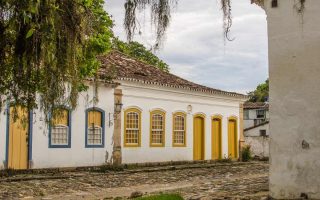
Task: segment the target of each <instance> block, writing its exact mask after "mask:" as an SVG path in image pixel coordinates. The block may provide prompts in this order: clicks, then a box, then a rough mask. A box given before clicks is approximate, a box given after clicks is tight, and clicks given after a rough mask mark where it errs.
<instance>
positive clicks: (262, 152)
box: [244, 123, 270, 157]
mask: <svg viewBox="0 0 320 200" xmlns="http://www.w3.org/2000/svg"><path fill="white" fill-rule="evenodd" d="M260 130H266V134H267V136H269V134H270V133H269V123H267V124H264V125H261V126H258V127H256V128H253V129H250V130H246V131H244V140H245V143H246V144H247V145H250V146H251V151H252V154H253V155H254V156H259V157H269V141H270V139H269V137H263V136H260Z"/></svg>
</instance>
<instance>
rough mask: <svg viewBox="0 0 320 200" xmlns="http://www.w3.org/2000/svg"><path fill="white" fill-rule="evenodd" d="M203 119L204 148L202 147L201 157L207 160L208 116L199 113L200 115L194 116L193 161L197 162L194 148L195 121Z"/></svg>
mask: <svg viewBox="0 0 320 200" xmlns="http://www.w3.org/2000/svg"><path fill="white" fill-rule="evenodd" d="M198 117H200V118H202V119H203V139H202V140H203V141H202V142H203V147H202V151H203V152H202V154H203V155H201V156H202V157H203V160H205V158H206V115H205V114H203V113H198V114H195V115H193V160H195V148H194V146H195V145H194V142H195V132H196V131H195V119H196V118H198Z"/></svg>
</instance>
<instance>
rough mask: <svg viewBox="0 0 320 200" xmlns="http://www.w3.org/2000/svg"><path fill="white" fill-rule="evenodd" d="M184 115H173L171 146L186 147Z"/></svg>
mask: <svg viewBox="0 0 320 200" xmlns="http://www.w3.org/2000/svg"><path fill="white" fill-rule="evenodd" d="M186 117H187V116H186V114H185V113H182V112H177V113H174V114H173V138H172V139H173V146H174V147H185V146H186Z"/></svg>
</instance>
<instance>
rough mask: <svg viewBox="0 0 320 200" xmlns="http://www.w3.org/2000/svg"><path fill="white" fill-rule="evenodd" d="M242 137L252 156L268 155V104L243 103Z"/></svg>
mask: <svg viewBox="0 0 320 200" xmlns="http://www.w3.org/2000/svg"><path fill="white" fill-rule="evenodd" d="M243 113H244V116H243V118H244V139H245V143H246V144H247V145H250V146H251V150H252V153H253V155H254V156H258V157H269V104H268V103H262V102H257V103H252V102H246V103H245V104H244V110H243Z"/></svg>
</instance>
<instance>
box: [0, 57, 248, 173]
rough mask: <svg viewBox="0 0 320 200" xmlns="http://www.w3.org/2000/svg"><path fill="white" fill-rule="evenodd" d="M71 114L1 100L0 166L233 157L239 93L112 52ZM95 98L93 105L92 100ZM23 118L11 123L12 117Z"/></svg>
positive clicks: (241, 98)
mask: <svg viewBox="0 0 320 200" xmlns="http://www.w3.org/2000/svg"><path fill="white" fill-rule="evenodd" d="M100 59H101V62H102V67H101V69H100V71H99V73H98V77H99V78H98V80H97V81H95V82H92V81H90V80H88V86H89V89H88V90H87V91H86V92H83V93H81V94H80V95H79V100H78V106H77V107H76V108H75V109H74V110H71V109H69V108H68V106H67V105H61V106H59V107H56V108H54V109H53V111H52V113H49V115H50V118H51V123H49V124H48V123H46V122H45V114H44V113H43V112H42V111H41V110H37V109H35V110H33V111H26V110H25V109H23V108H22V107H19V106H16V107H14V106H10V104H9V103H8V106H7V108H6V109H5V112H4V113H3V114H1V117H0V147H1V151H0V152H1V153H0V159H1V160H2V161H3V162H2V165H1V168H2V169H4V168H13V169H27V168H55V167H78V166H97V165H103V164H125V163H146V162H165V161H191V160H211V159H222V158H228V157H230V158H233V159H237V158H238V157H239V151H240V147H241V145H242V143H243V133H242V130H243V129H242V127H243V121H242V119H243V117H242V116H243V113H242V112H243V111H242V104H243V102H244V101H245V100H246V96H244V95H241V94H237V93H232V92H225V91H221V90H216V89H212V88H208V87H205V86H201V85H198V84H195V83H192V82H189V81H187V80H184V79H181V78H179V77H177V76H174V75H172V74H169V73H166V72H162V71H160V70H159V69H157V68H155V67H153V66H150V65H147V64H145V63H142V62H140V61H137V60H134V59H132V58H130V57H127V56H125V55H123V54H121V53H119V52H111V53H109V54H108V55H106V56H103V57H101V58H100ZM96 97H97V98H98V100H97V101H96V100H95V98H96ZM14 109H16V110H15V112H16V113H18V115H22V116H26V119H28V120H27V121H28V122H27V123H24V124H22V123H21V121H19V120H17V121H15V120H14V119H13V115H12V114H11V113H13V112H14Z"/></svg>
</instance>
